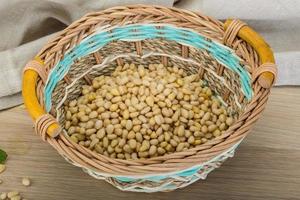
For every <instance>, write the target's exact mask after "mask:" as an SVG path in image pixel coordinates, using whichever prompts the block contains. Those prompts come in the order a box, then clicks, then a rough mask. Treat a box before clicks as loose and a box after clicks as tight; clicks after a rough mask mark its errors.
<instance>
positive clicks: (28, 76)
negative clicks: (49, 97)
mask: <svg viewBox="0 0 300 200" xmlns="http://www.w3.org/2000/svg"><path fill="white" fill-rule="evenodd" d="M35 61H37V62H39V63H40V64H41V65H43V61H42V60H41V59H40V58H35ZM38 76H39V74H38V72H37V71H36V70H34V69H31V68H30V66H29V68H28V69H26V70H25V71H24V75H23V83H22V95H23V100H24V104H25V106H26V108H27V110H28V112H29V114H30V116H31V117H32V119H33V120H34V121H37V120H38V119H41V118H42V117H43V116H46V115H47V113H46V112H45V110H44V109H43V108H42V106H41V105H40V103H39V101H38V99H37V94H36V84H37V80H38ZM46 128H47V130H46V132H47V134H48V135H49V136H50V137H56V136H57V135H58V134H59V130H60V126H59V124H58V123H57V122H55V121H52V122H51V123H50V124H49V125H48V126H47V127H46Z"/></svg>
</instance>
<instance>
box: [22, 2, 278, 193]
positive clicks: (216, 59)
mask: <svg viewBox="0 0 300 200" xmlns="http://www.w3.org/2000/svg"><path fill="white" fill-rule="evenodd" d="M125 62H126V63H136V64H145V65H148V64H150V63H163V64H164V65H165V66H173V65H176V66H178V67H179V68H182V69H184V70H185V71H186V72H187V74H195V73H198V74H199V76H200V77H201V78H202V79H203V80H205V81H206V82H207V84H208V85H209V86H210V87H211V88H212V89H213V91H214V93H215V94H216V95H218V96H219V97H220V98H221V99H222V100H223V102H224V104H225V105H227V106H228V108H229V109H230V111H231V112H232V113H233V114H234V116H235V117H236V122H235V123H234V124H233V125H232V126H231V127H229V129H228V130H227V131H226V133H224V134H222V135H221V136H219V137H217V138H214V139H212V140H210V141H208V142H207V143H205V144H202V145H199V146H197V147H195V148H193V149H189V150H186V151H183V152H178V153H172V154H169V155H165V156H160V157H154V158H149V159H146V160H121V159H113V158H109V157H106V156H104V155H100V154H96V153H94V152H92V151H91V150H89V149H87V148H85V147H83V146H80V145H78V144H75V143H74V142H72V141H71V140H70V139H69V137H68V136H67V134H66V132H65V130H64V129H63V124H64V120H65V119H64V109H63V106H62V105H63V104H64V102H65V101H67V102H68V101H70V100H73V99H76V98H77V97H78V96H79V94H80V88H81V85H82V84H86V83H90V82H91V79H92V78H93V77H95V76H99V75H101V74H106V75H109V74H110V73H111V72H112V71H113V70H114V68H115V67H116V66H118V65H122V64H123V63H125ZM275 77H276V67H275V65H274V58H273V53H272V51H271V49H270V48H269V46H268V45H267V44H266V43H265V42H264V40H263V39H262V38H261V37H260V36H259V35H258V34H257V33H256V32H255V31H253V30H252V29H251V28H250V27H249V26H247V25H246V24H245V23H243V22H241V21H239V20H227V21H226V22H225V23H222V22H220V21H218V20H214V19H212V18H210V17H207V16H204V15H201V14H199V13H195V12H190V11H185V10H181V9H177V8H166V7H161V6H146V5H132V6H126V7H124V6H122V7H114V8H111V9H107V10H104V11H100V12H94V13H90V14H87V15H86V16H84V17H83V18H81V19H80V20H78V21H76V22H74V23H72V24H71V25H70V26H69V27H68V28H66V29H65V30H63V31H62V32H60V33H59V34H58V36H57V37H55V38H54V39H53V40H51V41H50V42H49V43H48V44H47V45H45V47H44V48H43V49H42V50H41V51H40V52H39V53H38V54H37V56H36V58H35V59H34V60H32V61H30V62H29V63H28V64H27V65H26V67H25V69H24V78H23V97H24V101H25V105H26V107H27V109H28V111H29V113H30V115H31V116H32V118H33V120H34V121H35V130H36V133H37V134H39V135H40V136H41V137H42V139H43V140H44V141H47V142H48V143H49V144H50V145H51V146H53V148H55V149H56V150H57V151H58V152H59V154H61V155H62V156H63V157H64V158H65V159H66V160H67V161H69V162H70V163H72V164H73V165H76V166H78V167H81V168H83V170H84V171H85V172H87V173H88V174H90V175H91V176H93V177H95V178H97V179H104V180H106V181H107V182H109V183H111V184H112V185H114V186H116V187H117V188H119V189H121V190H125V191H136V192H156V191H171V190H174V189H177V188H182V187H185V186H187V185H189V184H191V183H193V182H195V181H196V180H198V179H205V178H206V176H207V174H208V173H209V172H210V171H212V170H213V169H215V168H217V167H219V166H220V165H221V164H222V162H224V161H225V160H226V159H227V158H228V157H232V156H233V154H234V151H235V149H236V147H237V146H238V145H239V144H240V142H241V141H242V140H243V139H244V138H245V136H246V135H247V133H248V132H249V130H250V128H251V127H252V125H253V124H254V122H255V121H256V120H257V119H258V118H259V116H260V114H261V112H262V110H263V109H264V107H265V105H266V102H267V99H268V96H269V93H270V88H271V86H272V85H273V83H274V80H275Z"/></svg>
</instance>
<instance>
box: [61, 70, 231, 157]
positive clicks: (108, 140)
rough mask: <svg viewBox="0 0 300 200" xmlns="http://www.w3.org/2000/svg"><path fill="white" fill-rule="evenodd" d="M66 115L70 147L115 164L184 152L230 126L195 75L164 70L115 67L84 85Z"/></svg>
mask: <svg viewBox="0 0 300 200" xmlns="http://www.w3.org/2000/svg"><path fill="white" fill-rule="evenodd" d="M64 109H65V120H66V121H65V126H64V128H65V130H66V131H67V133H68V135H69V136H70V139H71V140H72V141H74V142H76V143H78V144H80V145H83V146H85V147H87V148H89V149H91V150H92V151H95V152H97V153H100V154H103V155H106V156H109V157H111V158H119V159H144V158H149V157H155V156H162V155H165V154H169V153H172V152H180V151H184V150H186V149H189V148H193V147H195V146H197V145H200V144H203V143H205V142H207V141H208V140H210V139H213V138H214V137H218V136H220V135H221V134H222V133H224V131H225V130H227V128H228V127H229V126H230V125H231V124H233V122H234V120H233V118H232V117H231V116H229V114H228V112H227V111H226V108H225V107H224V106H223V105H222V104H221V103H220V101H219V100H218V99H217V98H216V97H215V96H213V94H212V91H211V89H210V88H209V87H207V86H205V84H204V82H203V81H202V80H200V79H199V76H198V75H197V74H193V75H187V74H186V73H185V72H184V71H183V70H182V69H179V68H178V67H176V66H174V67H164V66H163V65H162V64H150V65H149V66H148V67H147V68H145V67H144V66H142V65H139V66H135V65H134V64H130V65H129V64H125V65H124V66H118V67H117V68H116V70H115V71H114V72H113V73H112V74H111V75H110V76H104V75H102V76H99V77H96V78H94V79H93V82H92V85H84V86H83V87H82V95H81V96H80V97H79V98H78V99H77V100H73V101H70V102H68V103H66V104H65V108H64Z"/></svg>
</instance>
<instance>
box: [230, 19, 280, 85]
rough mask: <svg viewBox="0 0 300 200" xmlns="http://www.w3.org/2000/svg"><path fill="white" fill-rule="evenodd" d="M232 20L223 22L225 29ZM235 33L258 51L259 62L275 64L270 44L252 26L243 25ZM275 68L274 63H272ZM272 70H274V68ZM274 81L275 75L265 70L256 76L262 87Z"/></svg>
mask: <svg viewBox="0 0 300 200" xmlns="http://www.w3.org/2000/svg"><path fill="white" fill-rule="evenodd" d="M232 22H233V19H227V20H226V22H225V24H224V29H225V31H226V30H227V29H228V27H229V25H230V24H231V23H232ZM237 35H238V36H239V37H240V38H241V39H243V40H244V41H246V42H247V43H249V44H250V45H251V46H252V47H253V48H254V49H255V51H256V52H257V53H258V55H259V58H260V61H261V64H262V65H263V64H267V63H271V64H275V59H274V55H273V51H272V49H271V48H270V46H269V45H268V44H267V43H266V42H265V40H264V39H263V38H262V37H261V36H260V35H259V34H258V33H257V32H255V31H254V30H253V29H252V28H250V27H249V26H248V25H243V26H242V27H241V28H240V29H239V31H238V32H237ZM273 66H274V68H275V65H273ZM274 71H276V70H275V69H274ZM274 81H275V75H274V73H272V72H269V71H265V72H262V73H261V74H260V76H259V77H258V83H259V84H260V85H261V86H263V87H264V88H270V87H271V86H272V85H273V83H274Z"/></svg>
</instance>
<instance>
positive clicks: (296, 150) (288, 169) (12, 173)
mask: <svg viewBox="0 0 300 200" xmlns="http://www.w3.org/2000/svg"><path fill="white" fill-rule="evenodd" d="M0 148H2V149H4V150H6V151H7V153H8V154H9V160H8V162H7V170H6V171H5V172H4V173H3V174H1V175H0V179H1V180H3V183H2V184H1V185H0V192H3V191H10V190H18V191H20V192H21V193H22V194H23V196H24V197H26V199H36V200H50V199H51V200H52V199H55V200H75V199H84V200H86V199H87V200H92V199H93V200H94V199H109V200H117V199H126V200H130V199H135V200H137V199H143V200H148V199H149V200H150V199H155V200H161V199H172V200H177V199H178V200H185V199H190V200H194V199H195V200H196V199H197V200H200V199H201V200H203V199H264V200H266V199H272V200H276V199H280V200H281V199H300V88H299V87H298V88H297V87H279V88H274V89H273V90H272V95H271V97H270V100H269V102H268V105H267V108H266V110H265V112H264V113H263V116H262V117H261V119H260V120H259V121H258V122H257V123H256V125H255V127H254V129H253V130H252V132H251V134H250V135H249V136H248V137H247V138H246V139H245V140H244V141H243V143H242V144H241V145H240V147H239V149H238V151H237V152H236V155H235V157H234V158H232V159H229V160H227V161H226V162H225V163H224V164H223V166H222V167H221V168H219V169H217V170H215V171H213V172H212V173H211V174H209V175H208V178H207V179H206V180H205V181H198V182H196V183H194V184H192V185H190V186H188V187H186V188H184V189H180V190H176V191H173V192H169V193H155V194H144V193H133V192H121V191H119V190H118V189H116V188H114V187H113V186H111V185H110V184H108V183H106V182H104V181H99V180H96V179H94V178H92V177H90V176H88V175H87V174H85V173H84V172H83V171H82V170H80V169H79V168H77V167H74V166H72V165H71V164H69V163H67V162H66V161H65V160H64V159H63V158H62V157H60V156H59V155H58V154H57V153H56V152H55V150H53V149H52V148H51V146H50V145H48V144H46V143H44V142H43V141H42V140H41V139H40V138H39V137H38V136H37V135H35V134H34V131H33V128H32V121H31V119H30V118H29V116H28V115H27V113H26V111H25V110H24V108H22V107H17V108H13V109H10V110H6V111H2V112H0ZM24 176H28V177H30V178H31V179H32V186H31V187H28V188H25V187H24V186H22V185H21V177H24Z"/></svg>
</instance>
